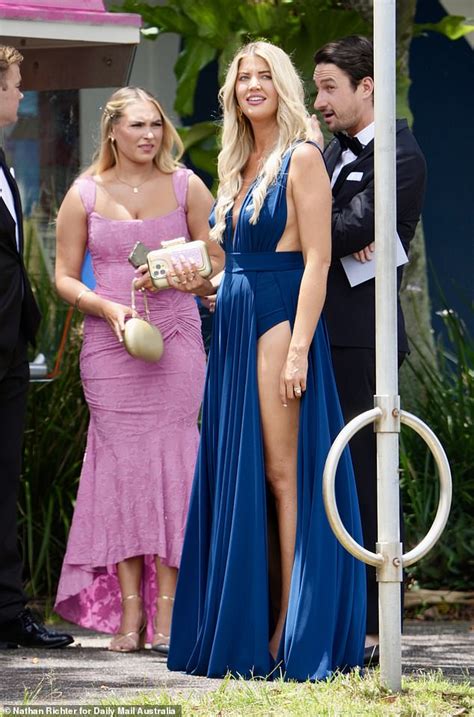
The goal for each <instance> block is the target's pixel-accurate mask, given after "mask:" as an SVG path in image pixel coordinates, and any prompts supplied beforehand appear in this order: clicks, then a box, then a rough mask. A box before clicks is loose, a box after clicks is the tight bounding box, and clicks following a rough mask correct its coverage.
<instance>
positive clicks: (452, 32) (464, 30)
mask: <svg viewBox="0 0 474 717" xmlns="http://www.w3.org/2000/svg"><path fill="white" fill-rule="evenodd" d="M466 19H467V18H465V17H463V16H462V15H445V16H444V17H443V18H442V19H441V20H440V21H439V22H424V23H417V24H416V25H415V26H414V33H413V34H414V35H422V34H424V33H425V32H426V31H427V30H432V31H433V32H439V33H441V35H445V36H446V37H448V38H449V39H450V40H459V39H460V38H461V37H465V36H466V35H469V33H470V32H474V25H473V24H470V23H472V20H468V22H466Z"/></svg>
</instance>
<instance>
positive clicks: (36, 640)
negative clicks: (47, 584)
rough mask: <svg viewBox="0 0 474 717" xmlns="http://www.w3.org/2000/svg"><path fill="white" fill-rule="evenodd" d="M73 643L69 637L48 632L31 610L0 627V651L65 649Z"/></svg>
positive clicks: (23, 612) (62, 633) (22, 612)
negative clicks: (12, 649) (39, 648)
mask: <svg viewBox="0 0 474 717" xmlns="http://www.w3.org/2000/svg"><path fill="white" fill-rule="evenodd" d="M71 642H74V638H73V637H72V636H71V635H67V634H66V633H64V632H55V631H54V630H48V628H46V627H45V626H44V625H43V623H42V622H41V621H40V620H38V619H37V618H36V617H35V616H34V615H33V613H32V612H31V610H29V609H28V608H25V609H24V610H22V611H21V612H19V613H18V615H17V616H16V617H15V618H14V619H13V620H9V621H8V622H5V623H3V624H1V625H0V646H1V648H0V649H8V648H10V647H17V646H18V645H21V646H22V647H66V645H70V644H71Z"/></svg>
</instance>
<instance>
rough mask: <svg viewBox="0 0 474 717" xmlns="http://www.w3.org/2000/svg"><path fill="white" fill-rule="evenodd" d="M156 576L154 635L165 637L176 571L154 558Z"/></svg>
mask: <svg viewBox="0 0 474 717" xmlns="http://www.w3.org/2000/svg"><path fill="white" fill-rule="evenodd" d="M156 576H157V583H158V591H159V592H158V596H157V601H156V609H157V613H156V617H155V634H158V633H161V635H165V636H166V637H167V636H168V635H169V634H170V629H171V616H172V614H173V602H174V594H175V592H176V581H177V579H178V570H177V569H176V568H170V567H169V566H168V565H164V564H163V563H162V562H161V560H160V558H159V557H158V556H156ZM170 598H172V599H170ZM157 642H163V639H159V640H157Z"/></svg>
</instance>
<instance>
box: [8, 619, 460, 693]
mask: <svg viewBox="0 0 474 717" xmlns="http://www.w3.org/2000/svg"><path fill="white" fill-rule="evenodd" d="M64 627H65V626H64ZM68 628H69V629H68V631H69V632H72V633H73V634H74V635H75V637H76V643H75V644H74V645H71V647H67V648H64V649H61V650H33V649H18V650H5V651H2V652H0V707H1V705H2V704H5V703H22V702H24V701H26V700H28V701H32V700H33V701H34V702H37V703H42V704H53V703H57V704H61V703H63V704H81V703H83V704H94V703H97V702H99V701H100V700H102V699H106V698H112V697H113V698H121V699H125V698H130V697H133V696H136V695H139V694H142V693H144V692H146V691H153V692H155V693H156V692H160V691H162V690H167V691H170V692H176V691H180V692H182V691H183V692H191V691H196V690H197V691H200V690H203V691H205V690H214V689H217V687H218V686H219V685H220V683H221V680H209V679H206V678H203V677H190V676H189V675H184V674H181V673H177V672H169V671H168V670H167V668H166V660H165V658H162V657H160V656H159V655H157V654H156V653H154V652H151V651H150V650H145V651H142V652H139V653H132V654H118V653H112V652H108V651H107V650H106V649H105V648H106V647H107V645H108V643H109V640H110V636H109V635H99V634H97V633H92V632H89V631H88V630H82V629H79V628H77V627H76V626H73V627H72V628H70V627H69V626H68ZM469 628H470V626H469V623H467V622H457V621H452V622H438V621H436V622H418V621H414V620H411V621H406V623H405V634H404V635H403V639H402V651H403V652H402V662H403V672H404V674H406V675H408V674H412V673H419V672H420V671H421V672H426V671H433V670H438V669H440V670H442V672H443V674H444V675H445V676H446V677H449V678H450V679H452V680H455V681H459V680H465V679H471V681H472V679H473V675H474V632H473V631H472V630H470V629H469Z"/></svg>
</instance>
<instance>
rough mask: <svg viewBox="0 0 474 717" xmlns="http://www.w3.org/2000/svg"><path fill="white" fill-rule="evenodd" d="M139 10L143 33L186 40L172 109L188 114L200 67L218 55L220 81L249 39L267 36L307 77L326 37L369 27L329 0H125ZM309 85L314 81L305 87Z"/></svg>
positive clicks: (126, 7)
mask: <svg viewBox="0 0 474 717" xmlns="http://www.w3.org/2000/svg"><path fill="white" fill-rule="evenodd" d="M120 10H122V11H126V12H136V13H139V14H141V15H142V17H143V20H144V22H145V24H146V28H145V30H144V31H143V33H144V36H145V37H147V38H153V39H155V38H157V37H159V36H160V34H162V33H166V32H175V33H178V34H179V35H181V37H182V38H183V40H184V46H183V49H182V51H181V53H180V55H179V57H178V61H177V63H176V66H175V74H176V77H177V80H178V86H177V95H176V102H175V110H176V112H178V113H179V114H180V115H182V116H187V115H190V114H192V112H193V109H194V92H195V89H196V83H197V79H198V75H199V72H200V71H201V70H202V69H203V68H204V67H205V66H206V65H207V64H209V63H210V62H212V61H213V60H217V63H218V74H219V80H220V81H222V80H223V78H224V75H225V73H226V70H227V66H228V64H229V61H230V59H231V58H232V56H233V54H234V53H235V51H236V49H237V48H238V47H239V46H240V45H242V44H243V43H245V42H248V41H249V40H256V39H258V38H262V37H264V38H266V39H267V40H269V41H270V42H274V43H275V44H277V45H280V46H281V47H282V48H283V49H284V50H286V52H288V53H289V54H290V55H292V57H293V60H294V62H295V64H296V66H297V68H298V69H299V71H300V72H301V75H302V77H303V79H304V80H305V81H310V80H311V77H312V73H313V54H314V52H315V50H316V49H317V48H318V47H320V46H321V45H323V44H324V43H326V42H329V41H330V40H333V39H336V38H337V37H342V36H343V35H348V34H353V33H365V32H368V31H369V26H368V24H367V23H366V22H365V21H364V20H363V18H362V17H361V15H360V14H359V13H358V12H356V11H354V10H348V9H345V8H344V7H341V6H340V4H339V3H335V2H333V1H332V0H318V1H317V2H312V3H311V2H307V1H305V0H259V1H258V0H242V1H241V2H238V3H229V2H227V0H168V2H167V4H166V5H161V6H158V7H151V6H150V5H148V4H146V3H143V2H139V1H138V0H125V2H124V4H123V6H122V7H121V8H120ZM308 89H311V91H312V87H311V86H310V87H308Z"/></svg>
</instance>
